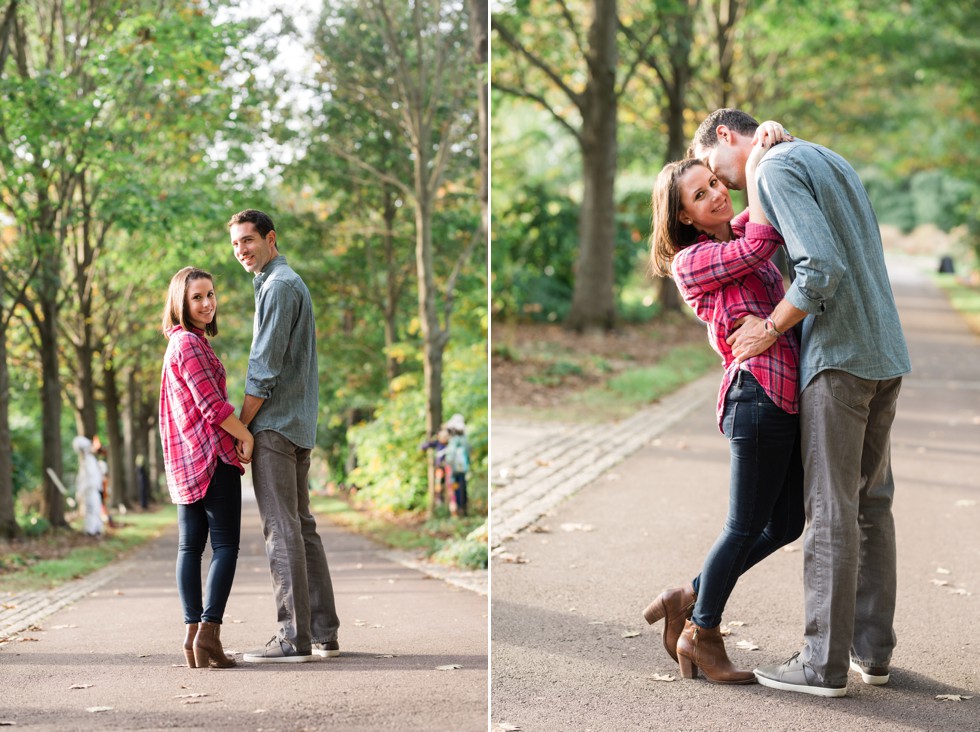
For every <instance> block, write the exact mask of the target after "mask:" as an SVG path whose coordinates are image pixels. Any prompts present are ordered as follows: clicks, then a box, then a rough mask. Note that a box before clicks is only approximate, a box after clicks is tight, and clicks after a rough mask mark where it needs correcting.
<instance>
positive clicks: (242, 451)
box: [235, 435, 255, 465]
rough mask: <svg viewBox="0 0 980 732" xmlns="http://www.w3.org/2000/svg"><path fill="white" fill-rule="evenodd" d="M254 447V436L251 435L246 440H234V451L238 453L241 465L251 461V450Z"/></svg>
mask: <svg viewBox="0 0 980 732" xmlns="http://www.w3.org/2000/svg"><path fill="white" fill-rule="evenodd" d="M253 449H255V438H253V437H252V436H251V435H249V436H248V439H247V440H235V452H236V453H238V461H239V462H240V463H241V464H242V465H248V464H249V463H250V462H252V450H253Z"/></svg>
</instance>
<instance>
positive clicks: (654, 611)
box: [643, 596, 667, 625]
mask: <svg viewBox="0 0 980 732" xmlns="http://www.w3.org/2000/svg"><path fill="white" fill-rule="evenodd" d="M666 614H667V608H666V607H664V598H663V596H661V597H658V598H657V599H656V600H654V601H653V602H651V603H650V604H649V605H647V608H646V610H644V611H643V617H644V618H646V621H647V623H649V624H650V625H653V624H654V623H656V622H657V621H658V620H662V619H663V617H664V616H665V615H666Z"/></svg>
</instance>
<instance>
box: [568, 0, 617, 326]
mask: <svg viewBox="0 0 980 732" xmlns="http://www.w3.org/2000/svg"><path fill="white" fill-rule="evenodd" d="M594 7H595V17H594V19H593V23H592V27H591V28H590V29H589V49H590V53H589V57H588V59H587V61H588V67H589V80H588V84H587V85H586V90H585V93H584V100H583V104H582V135H581V146H582V168H583V183H584V190H583V194H582V210H581V212H580V216H581V218H580V220H579V256H578V261H577V264H576V270H575V287H574V291H573V293H572V308H571V311H570V312H569V314H568V318H567V320H566V325H567V326H568V327H569V328H572V329H574V330H577V331H584V330H594V329H604V330H609V329H611V328H613V327H614V325H615V323H616V304H615V299H614V288H615V277H614V271H613V260H614V257H615V248H616V225H615V208H616V207H615V181H616V155H617V152H618V144H617V139H616V136H617V124H618V98H617V96H616V64H617V62H618V58H619V56H618V51H617V47H616V34H617V31H618V29H619V19H618V16H617V12H616V0H595V2H594Z"/></svg>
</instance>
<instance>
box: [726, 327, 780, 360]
mask: <svg viewBox="0 0 980 732" xmlns="http://www.w3.org/2000/svg"><path fill="white" fill-rule="evenodd" d="M775 342H776V336H775V335H771V334H769V333H767V332H766V321H765V320H763V319H762V318H757V317H756V316H754V315H746V316H745V317H744V318H742V325H741V326H739V327H738V328H736V329H735V330H734V331H732V334H731V335H730V336H728V338H727V339H726V343H728V345H730V346H731V347H732V354H733V355H734V356H735V361H736V362H737V363H742V362H743V361H747V360H749V359H750V358H752V357H753V356H758V355H759V354H760V353H765V352H766V351H767V350H769V348H771V347H772V344H773V343H775Z"/></svg>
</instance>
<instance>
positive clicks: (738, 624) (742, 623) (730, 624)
mask: <svg viewBox="0 0 980 732" xmlns="http://www.w3.org/2000/svg"><path fill="white" fill-rule="evenodd" d="M725 625H727V626H728V627H729V628H742V627H744V626H746V625H748V623H746V622H745V621H744V620H730V621H728V622H727V623H725Z"/></svg>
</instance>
